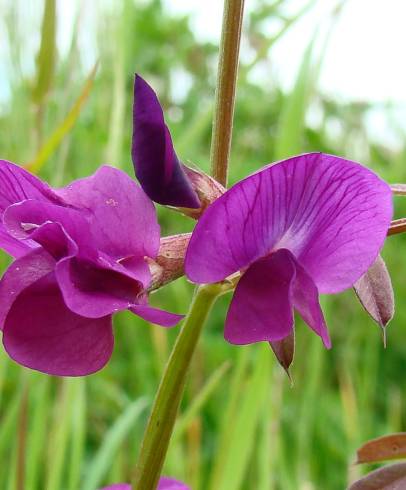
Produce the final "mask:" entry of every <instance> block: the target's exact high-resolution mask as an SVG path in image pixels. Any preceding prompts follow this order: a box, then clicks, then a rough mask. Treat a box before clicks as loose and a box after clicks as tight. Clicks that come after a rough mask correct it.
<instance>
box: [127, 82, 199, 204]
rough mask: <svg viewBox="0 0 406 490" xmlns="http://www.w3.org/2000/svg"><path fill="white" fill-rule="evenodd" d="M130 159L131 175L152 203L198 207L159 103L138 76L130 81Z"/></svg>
mask: <svg viewBox="0 0 406 490" xmlns="http://www.w3.org/2000/svg"><path fill="white" fill-rule="evenodd" d="M131 153H132V160H133V163H134V168H135V174H136V176H137V178H138V180H139V182H140V184H141V186H142V188H143V189H144V191H145V193H146V194H147V195H148V196H149V198H150V199H152V200H153V201H155V202H157V203H160V204H166V205H169V206H176V207H183V208H194V209H196V208H200V201H199V198H198V197H197V194H196V192H195V191H194V189H193V186H192V184H191V182H190V180H189V178H188V176H187V175H186V172H185V169H184V166H183V165H182V164H181V163H180V162H179V159H178V157H177V155H176V153H175V150H174V147H173V144H172V138H171V135H170V132H169V129H168V126H167V125H166V124H165V120H164V115H163V112H162V108H161V105H160V103H159V100H158V98H157V96H156V94H155V92H154V91H153V89H152V88H151V87H150V86H149V85H148V84H147V82H146V81H145V80H144V79H143V78H141V77H140V76H139V75H136V76H135V82H134V106H133V139H132V152H131Z"/></svg>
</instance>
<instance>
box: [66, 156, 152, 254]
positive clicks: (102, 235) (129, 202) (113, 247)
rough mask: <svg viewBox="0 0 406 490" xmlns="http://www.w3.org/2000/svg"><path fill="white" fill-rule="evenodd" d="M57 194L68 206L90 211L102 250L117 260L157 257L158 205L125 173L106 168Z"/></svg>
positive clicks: (95, 240) (94, 232)
mask: <svg viewBox="0 0 406 490" xmlns="http://www.w3.org/2000/svg"><path fill="white" fill-rule="evenodd" d="M57 192H58V194H59V195H60V196H61V197H62V198H63V199H64V201H65V202H66V203H67V204H69V205H71V206H73V207H78V208H83V209H84V210H88V217H87V218H88V220H89V223H90V227H91V230H92V236H93V240H94V246H95V247H96V248H98V249H99V250H101V251H103V252H105V253H106V254H108V255H110V256H111V257H114V258H115V259H117V260H118V259H122V258H125V257H129V256H132V255H141V256H142V257H143V256H144V255H146V256H148V257H155V256H156V255H157V253H158V249H159V234H160V229H159V225H158V221H157V218H156V212H155V208H154V205H153V204H152V202H151V201H150V199H149V198H148V197H147V195H146V194H145V193H144V191H143V190H142V189H141V188H140V187H139V186H138V184H137V183H136V182H134V181H133V180H132V179H130V177H129V176H128V175H127V174H126V173H125V172H122V171H121V170H118V169H116V168H113V167H109V166H107V165H104V166H102V167H101V168H100V169H99V170H98V171H97V172H96V173H95V174H94V175H92V176H90V177H86V178H84V179H80V180H76V181H75V182H72V184H70V185H69V186H67V187H65V188H63V189H59V190H58V191H57Z"/></svg>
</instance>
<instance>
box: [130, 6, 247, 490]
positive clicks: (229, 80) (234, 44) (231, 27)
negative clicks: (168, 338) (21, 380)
mask: <svg viewBox="0 0 406 490" xmlns="http://www.w3.org/2000/svg"><path fill="white" fill-rule="evenodd" d="M243 10H244V0H225V2H224V18H223V27H222V35H221V43H220V59H219V69H218V79H217V89H216V102H215V110H214V120H213V133H212V145H211V155H210V158H211V167H212V174H213V176H214V177H215V178H216V179H217V180H218V181H219V182H220V183H221V184H223V185H224V186H225V185H226V183H227V167H228V160H229V154H230V146H231V134H232V129H233V115H234V101H235V87H236V79H237V68H238V55H239V50H240V38H241V24H242V16H243ZM227 288H230V285H228V286H227V285H221V284H213V285H203V286H200V287H199V288H198V289H197V292H196V294H195V297H194V299H193V302H192V304H191V306H190V310H189V313H188V315H187V317H186V319H185V322H184V325H183V327H182V330H181V332H180V334H179V336H178V338H177V340H176V342H175V346H174V348H173V350H172V353H171V355H170V357H169V360H168V364H167V365H166V368H165V371H164V374H163V377H162V379H161V383H160V385H159V388H158V392H157V395H156V397H155V401H154V405H153V407H152V412H151V415H150V418H149V421H148V425H147V428H146V430H145V433H144V438H143V441H142V446H141V451H140V455H139V458H138V462H137V465H136V468H135V474H134V478H133V481H132V488H133V490H155V489H156V487H157V484H158V481H159V477H160V474H161V470H162V466H163V463H164V461H165V456H166V452H167V450H168V445H169V441H170V438H171V435H172V432H173V428H174V425H175V421H176V416H177V413H178V409H179V405H180V401H181V399H182V395H183V389H184V386H185V381H186V375H187V372H188V369H189V366H190V362H191V360H192V357H193V354H194V351H195V349H196V345H197V341H198V339H199V337H200V333H201V330H202V328H203V324H204V322H205V320H206V318H207V316H208V314H209V311H210V309H211V306H212V305H213V303H214V301H215V299H216V297H217V296H218V295H219V294H222V293H223V292H225V290H226V289H227Z"/></svg>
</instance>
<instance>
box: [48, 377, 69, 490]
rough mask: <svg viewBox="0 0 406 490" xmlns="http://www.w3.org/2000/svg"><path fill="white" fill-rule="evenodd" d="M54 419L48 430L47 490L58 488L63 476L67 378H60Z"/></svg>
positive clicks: (57, 489) (66, 437) (65, 443)
mask: <svg viewBox="0 0 406 490" xmlns="http://www.w3.org/2000/svg"><path fill="white" fill-rule="evenodd" d="M60 388H61V389H60V392H59V398H58V401H57V404H56V406H55V413H54V420H53V423H52V426H51V430H50V432H49V434H50V437H49V441H50V443H49V451H48V468H47V469H48V472H47V478H46V482H47V486H46V489H47V490H60V489H61V486H62V482H63V477H64V470H65V459H66V449H67V445H68V438H69V430H70V414H71V410H72V401H73V396H72V395H73V390H72V384H71V383H70V380H69V379H68V378H66V379H62V380H61V386H60Z"/></svg>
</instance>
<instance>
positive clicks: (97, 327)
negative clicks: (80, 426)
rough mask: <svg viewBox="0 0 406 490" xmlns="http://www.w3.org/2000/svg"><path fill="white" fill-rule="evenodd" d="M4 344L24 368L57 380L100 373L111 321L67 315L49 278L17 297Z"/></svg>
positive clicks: (107, 351) (107, 350)
mask: <svg viewBox="0 0 406 490" xmlns="http://www.w3.org/2000/svg"><path fill="white" fill-rule="evenodd" d="M3 343H4V347H5V349H6V351H7V352H8V354H9V355H10V357H11V358H12V359H14V360H15V361H16V362H18V363H19V364H22V365H23V366H26V367H29V368H31V369H36V370H38V371H41V372H43V373H47V374H51V375H56V376H84V375H88V374H91V373H93V372H95V371H98V370H99V369H101V368H102V367H103V366H104V365H105V364H106V363H107V361H108V360H109V358H110V356H111V353H112V350H113V344H114V339H113V333H112V325H111V317H110V316H106V317H103V318H98V319H89V318H84V317H81V316H78V315H76V314H75V313H73V312H72V311H70V310H69V309H68V308H67V307H66V305H65V303H64V301H63V298H62V295H61V293H60V291H59V288H58V286H57V284H56V282H55V279H54V277H53V274H49V275H48V276H46V277H44V278H42V279H40V280H39V281H37V282H35V283H34V284H32V285H31V286H29V287H27V288H26V289H25V290H24V291H23V292H22V293H21V294H20V295H19V296H18V297H17V299H16V301H15V302H14V303H13V305H12V307H11V309H10V311H9V312H8V315H7V318H6V321H5V325H4V329H3Z"/></svg>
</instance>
